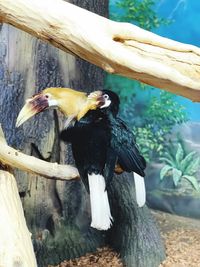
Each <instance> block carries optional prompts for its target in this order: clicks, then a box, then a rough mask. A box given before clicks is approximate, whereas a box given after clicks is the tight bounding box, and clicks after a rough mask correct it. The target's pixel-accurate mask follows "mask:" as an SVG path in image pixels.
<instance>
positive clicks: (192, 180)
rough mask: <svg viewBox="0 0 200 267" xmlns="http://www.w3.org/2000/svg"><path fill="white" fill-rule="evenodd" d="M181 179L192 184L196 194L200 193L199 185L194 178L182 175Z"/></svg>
mask: <svg viewBox="0 0 200 267" xmlns="http://www.w3.org/2000/svg"><path fill="white" fill-rule="evenodd" d="M183 178H185V179H187V180H188V181H189V182H190V183H191V184H192V186H193V187H194V189H196V190H197V191H198V192H200V187H199V183H198V181H197V178H196V177H194V176H191V175H184V176H183Z"/></svg>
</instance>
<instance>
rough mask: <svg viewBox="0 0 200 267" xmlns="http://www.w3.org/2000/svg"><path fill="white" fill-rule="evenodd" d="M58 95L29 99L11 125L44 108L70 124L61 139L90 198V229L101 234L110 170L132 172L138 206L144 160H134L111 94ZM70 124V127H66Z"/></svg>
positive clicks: (107, 218) (106, 223) (106, 222)
mask: <svg viewBox="0 0 200 267" xmlns="http://www.w3.org/2000/svg"><path fill="white" fill-rule="evenodd" d="M52 90H53V93H52ZM59 90H61V89H60V88H59V89H57V90H55V88H54V89H51V88H50V89H49V88H48V89H45V90H44V91H42V92H41V93H39V94H37V95H35V96H33V98H31V99H29V100H28V101H27V103H26V105H25V107H24V108H23V109H22V110H21V112H20V114H19V116H18V119H17V125H18V126H19V124H22V123H23V122H24V121H25V120H27V119H28V118H29V117H31V116H33V115H34V114H36V113H38V112H41V111H42V110H44V109H46V108H48V107H50V106H53V107H55V106H57V107H58V108H59V109H60V110H61V111H62V112H63V113H64V114H65V115H66V116H67V117H68V118H70V119H68V127H67V129H65V130H64V131H63V132H62V133H61V139H63V140H64V141H66V142H70V143H72V151H73V155H74V159H75V163H76V166H77V168H78V170H79V173H80V176H81V178H82V181H83V182H84V184H85V186H86V189H87V191H88V192H89V193H90V203H91V216H92V223H91V226H92V227H94V228H97V229H99V230H107V229H109V228H110V227H111V224H112V216H111V212H110V206H109V201H108V195H107V190H106V189H107V186H108V185H109V181H110V180H111V179H112V177H113V174H114V170H116V172H118V173H121V172H122V171H128V172H131V171H133V172H135V174H134V178H135V187H136V200H137V203H138V205H139V206H143V205H144V204H145V186H144V180H143V177H141V176H144V169H145V166H146V165H145V160H144V158H143V157H142V156H141V155H140V154H139V151H138V149H137V147H136V144H135V139H134V137H133V134H132V132H131V131H130V130H129V129H128V127H127V126H126V125H125V124H124V122H123V121H122V120H121V119H120V118H118V117H117V114H118V110H119V98H118V96H117V95H116V94H115V93H113V92H111V91H108V90H103V91H95V92H93V93H91V94H89V95H88V96H86V94H85V93H80V92H76V91H74V90H70V94H69V93H66V94H64V93H63V92H62V94H61V95H62V97H61V98H60V97H58V95H59V94H60V93H59ZM68 90H69V89H68ZM73 92H74V93H73ZM80 94H82V95H80ZM66 98H67V99H68V100H67V99H66ZM44 99H45V100H44ZM61 103H62V105H61ZM64 103H65V104H64ZM67 103H68V104H67ZM69 104H71V106H68V105H69ZM27 107H28V108H27ZM27 110H28V113H27ZM30 111H31V112H30ZM33 113H34V114H33ZM26 114H28V116H27V115H26ZM72 120H76V121H75V123H73V124H72V123H71V124H70V122H71V121H72ZM116 166H117V168H116Z"/></svg>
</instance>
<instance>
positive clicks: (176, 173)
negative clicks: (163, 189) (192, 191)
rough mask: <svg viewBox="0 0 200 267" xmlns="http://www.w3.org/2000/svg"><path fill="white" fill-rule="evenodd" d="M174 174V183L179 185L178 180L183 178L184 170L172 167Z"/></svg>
mask: <svg viewBox="0 0 200 267" xmlns="http://www.w3.org/2000/svg"><path fill="white" fill-rule="evenodd" d="M172 176H173V181H174V185H175V186H177V185H178V182H179V181H180V179H181V176H182V171H180V170H177V169H176V168H173V169H172Z"/></svg>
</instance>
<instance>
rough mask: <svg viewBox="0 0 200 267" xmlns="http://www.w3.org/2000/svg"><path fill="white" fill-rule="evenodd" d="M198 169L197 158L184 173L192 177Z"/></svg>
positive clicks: (199, 161)
mask: <svg viewBox="0 0 200 267" xmlns="http://www.w3.org/2000/svg"><path fill="white" fill-rule="evenodd" d="M199 167H200V157H197V158H195V159H194V160H193V161H192V162H191V163H190V164H189V165H188V167H187V168H186V169H185V172H184V173H185V174H188V175H193V174H194V173H196V172H197V171H198V169H199Z"/></svg>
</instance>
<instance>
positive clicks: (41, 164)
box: [0, 127, 79, 180]
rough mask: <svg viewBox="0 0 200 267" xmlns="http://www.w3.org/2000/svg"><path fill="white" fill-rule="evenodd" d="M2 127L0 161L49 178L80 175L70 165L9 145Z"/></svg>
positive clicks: (64, 178) (66, 177)
mask: <svg viewBox="0 0 200 267" xmlns="http://www.w3.org/2000/svg"><path fill="white" fill-rule="evenodd" d="M2 134H3V131H2V129H1V127H0V147H1V149H0V162H2V163H3V164H6V165H9V166H11V167H15V168H18V169H21V170H23V171H27V172H32V173H35V174H39V175H41V176H44V177H46V178H49V179H57V180H71V179H75V178H78V177H79V173H78V170H77V169H76V168H75V167H72V166H70V165H60V164H58V163H50V162H46V161H44V160H40V159H37V158H35V157H33V156H28V155H25V154H23V153H22V152H19V151H17V150H16V149H14V148H12V147H10V146H8V145H7V144H6V142H5V139H4V138H3V137H2Z"/></svg>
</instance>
